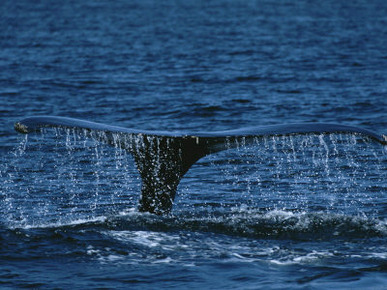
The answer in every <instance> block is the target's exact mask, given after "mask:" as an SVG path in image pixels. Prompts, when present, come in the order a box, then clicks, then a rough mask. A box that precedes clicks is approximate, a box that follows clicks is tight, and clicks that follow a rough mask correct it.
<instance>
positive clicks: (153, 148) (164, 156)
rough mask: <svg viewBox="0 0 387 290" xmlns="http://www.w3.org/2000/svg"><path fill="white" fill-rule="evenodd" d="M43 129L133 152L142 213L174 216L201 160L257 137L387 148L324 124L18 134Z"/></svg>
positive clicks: (31, 124) (45, 122)
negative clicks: (347, 140) (340, 139)
mask: <svg viewBox="0 0 387 290" xmlns="http://www.w3.org/2000/svg"><path fill="white" fill-rule="evenodd" d="M44 127H53V128H71V129H80V130H86V132H89V134H90V136H92V137H93V138H96V139H98V140H101V141H104V142H107V143H110V144H113V145H115V146H117V144H118V145H119V146H120V147H122V148H125V149H126V150H128V151H129V152H131V154H132V155H133V157H134V160H135V162H136V165H137V168H138V170H139V172H140V175H141V179H142V188H141V198H140V206H139V210H140V211H144V212H151V213H156V214H164V213H168V212H169V211H171V209H172V205H173V200H174V198H175V194H176V190H177V187H178V185H179V183H180V180H181V178H182V177H183V176H184V174H185V173H186V172H187V171H188V170H189V168H190V167H191V166H192V165H193V164H194V163H195V162H196V161H198V160H199V159H200V158H202V157H204V156H206V155H208V154H212V153H215V152H218V151H221V150H226V149H230V148H233V147H235V146H237V145H236V144H239V145H248V144H250V143H252V142H254V139H255V138H259V137H268V136H288V135H296V134H297V135H299V134H304V135H305V134H331V133H344V134H355V135H362V136H365V137H368V138H370V139H372V140H374V141H376V142H379V143H381V144H383V145H386V144H387V137H386V135H379V134H377V133H375V132H372V131H369V130H366V129H362V128H358V127H353V126H346V125H337V124H322V123H305V124H284V125H271V126H260V127H251V128H244V129H238V130H230V131H218V132H204V133H203V132H202V133H194V134H191V133H181V132H161V131H145V130H143V131H141V130H135V129H129V128H122V127H116V126H109V125H105V124H101V123H94V122H89V121H84V120H79V119H73V118H65V117H52V116H39V117H30V118H26V119H24V120H22V121H19V122H17V123H16V124H15V130H16V131H18V132H20V133H25V134H27V133H31V132H34V131H39V130H40V129H41V128H44ZM95 133H98V134H95ZM242 141H243V142H242Z"/></svg>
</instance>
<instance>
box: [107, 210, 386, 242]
mask: <svg viewBox="0 0 387 290" xmlns="http://www.w3.org/2000/svg"><path fill="white" fill-rule="evenodd" d="M106 225H107V226H108V228H110V229H117V230H150V231H158V232H159V231H166V232H169V231H179V230H187V231H200V232H208V233H216V234H224V235H231V236H242V237H254V238H278V239H284V238H286V239H296V240H317V239H321V240H325V239H331V238H367V237H384V236H386V235H387V221H385V220H380V219H377V218H370V217H366V216H359V215H356V216H347V215H343V214H332V213H327V212H316V213H306V212H301V213H300V212H296V213H295V212H291V211H281V210H272V211H267V212H257V211H250V210H248V211H233V212H231V213H224V212H204V213H203V212H202V213H195V214H194V215H192V212H189V213H188V212H187V213H178V214H174V215H170V216H165V217H156V216H153V215H151V214H142V213H135V212H131V213H129V214H123V215H121V216H119V217H115V218H113V219H108V220H107V221H106Z"/></svg>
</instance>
